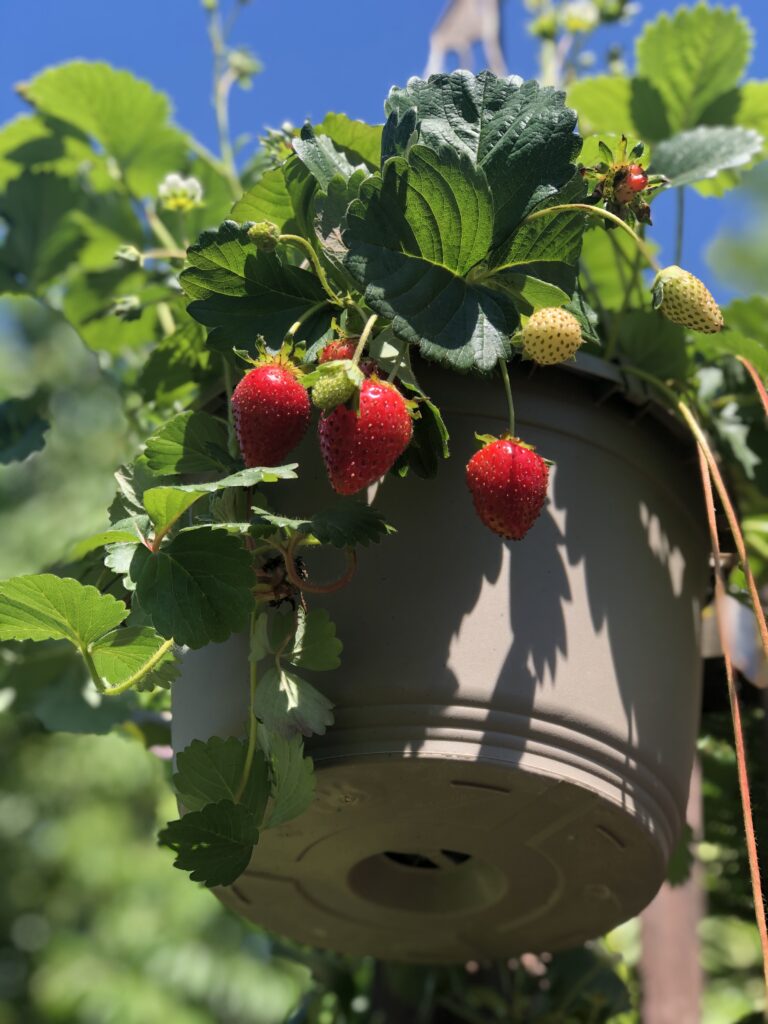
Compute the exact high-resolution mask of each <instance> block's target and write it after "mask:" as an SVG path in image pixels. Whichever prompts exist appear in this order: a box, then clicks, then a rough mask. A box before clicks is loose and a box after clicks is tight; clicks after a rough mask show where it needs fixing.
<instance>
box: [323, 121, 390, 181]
mask: <svg viewBox="0 0 768 1024" xmlns="http://www.w3.org/2000/svg"><path fill="white" fill-rule="evenodd" d="M316 130H317V131H318V132H319V133H320V134H322V135H327V136H329V137H330V139H331V140H332V141H333V143H334V145H335V146H336V148H337V149H340V150H341V151H342V152H343V153H344V155H345V156H346V157H347V159H348V160H349V162H350V163H351V164H360V163H366V164H368V166H369V167H370V168H371V169H372V170H378V168H379V166H380V164H381V132H382V125H380V124H366V123H365V121H354V120H353V119H352V118H350V117H347V115H346V114H326V115H325V117H324V118H323V120H322V121H321V122H320V124H318V125H316Z"/></svg>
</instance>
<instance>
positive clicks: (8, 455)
mask: <svg viewBox="0 0 768 1024" xmlns="http://www.w3.org/2000/svg"><path fill="white" fill-rule="evenodd" d="M41 405H42V402H41V398H40V396H38V395H32V397H31V398H9V399H8V400H7V401H5V402H2V403H0V465H4V466H7V465H8V464H9V463H11V462H22V461H23V460H24V459H26V458H28V456H30V455H31V454H32V453H33V452H39V451H40V449H41V448H42V447H43V445H44V444H45V435H46V434H47V432H48V429H49V427H50V423H49V422H48V420H47V419H45V418H44V417H43V416H41V415H40V412H41Z"/></svg>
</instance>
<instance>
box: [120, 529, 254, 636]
mask: <svg viewBox="0 0 768 1024" xmlns="http://www.w3.org/2000/svg"><path fill="white" fill-rule="evenodd" d="M130 573H131V576H132V577H133V578H134V579H135V580H136V594H137V596H138V598H139V601H140V603H141V605H142V607H143V608H144V609H145V610H146V611H147V613H148V614H149V615H150V616H151V618H152V624H153V625H154V627H155V629H156V630H157V631H158V633H160V634H161V635H162V636H164V637H173V639H174V640H175V641H176V643H177V644H181V645H184V646H187V647H192V648H199V647H204V646H205V645H206V644H207V643H211V642H214V643H221V642H222V641H224V640H226V639H227V637H228V636H230V635H231V634H232V633H236V632H239V631H240V630H243V629H245V628H246V626H247V624H248V616H249V614H250V611H251V608H252V607H253V594H252V591H251V588H252V587H253V584H254V576H253V568H252V563H251V556H250V553H249V552H248V551H247V550H246V549H245V548H244V547H243V545H242V542H241V540H240V539H239V538H238V537H236V536H233V535H231V534H228V533H226V532H224V531H223V530H213V529H201V530H190V531H188V532H182V533H179V534H178V535H177V536H176V537H174V538H173V540H172V541H171V542H170V543H169V544H167V545H165V546H163V547H162V548H161V549H160V551H158V552H157V554H154V555H153V554H151V553H150V552H149V551H147V549H146V548H144V547H140V548H138V549H136V551H135V553H134V555H133V558H132V561H131V565H130Z"/></svg>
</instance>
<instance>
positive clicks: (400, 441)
mask: <svg viewBox="0 0 768 1024" xmlns="http://www.w3.org/2000/svg"><path fill="white" fill-rule="evenodd" d="M654 297H655V301H656V305H657V308H658V309H660V311H661V312H662V313H663V314H664V315H665V316H666V317H667V318H668V319H670V320H672V321H674V322H675V323H680V324H683V325H685V326H687V327H690V328H692V329H694V330H699V331H705V332H710V333H711V332H715V331H719V330H720V328H721V327H722V325H723V319H722V314H721V312H720V309H719V308H718V306H717V304H716V302H715V300H714V299H713V298H712V296H711V295H710V293H709V291H708V290H707V288H706V287H705V285H704V284H703V283H702V282H701V281H699V280H698V278H696V277H694V276H693V275H692V274H689V273H688V272H687V271H685V270H682V269H681V268H680V267H667V268H666V269H665V270H662V271H661V272H660V273H659V275H658V276H657V278H656V281H655V283H654ZM519 340H520V342H521V345H522V351H523V354H524V356H526V357H527V358H528V359H531V360H533V361H534V362H536V363H539V364H541V365H552V364H555V363H561V362H564V361H565V360H568V359H571V358H573V356H574V355H575V354H576V351H577V350H578V348H579V347H580V345H581V344H582V341H583V338H582V334H581V326H580V324H579V321H578V320H577V319H576V317H575V316H574V315H573V314H572V313H569V312H568V310H566V309H560V308H554V307H553V308H548V309H541V310H538V311H537V312H536V313H534V314H533V315H532V316H531V317H530V318H529V319H528V320H527V322H526V323H525V325H524V326H523V327H522V329H521V331H520V339H519ZM358 342H359V339H357V338H344V339H339V340H337V341H332V342H331V343H330V344H329V345H327V346H326V347H325V349H324V350H323V351H322V353H321V355H320V367H319V368H318V370H316V371H314V372H312V373H308V374H305V373H303V372H302V370H301V369H300V368H299V367H298V366H296V365H295V364H294V363H293V362H292V361H291V359H290V358H289V357H288V356H286V355H283V354H280V355H274V356H271V355H268V356H264V357H263V358H262V359H261V360H260V361H259V363H258V364H257V365H256V366H255V367H254V369H252V370H250V371H249V372H248V373H246V375H245V376H244V377H243V378H242V380H241V381H240V383H239V384H238V385H237V387H236V388H235V391H234V393H233V395H232V410H233V413H234V420H235V427H236V430H237V436H238V440H239V442H240V450H241V451H242V454H243V458H244V460H245V464H246V466H276V465H279V464H280V463H281V462H282V461H283V460H284V459H285V457H286V455H287V454H288V453H289V452H290V451H291V450H292V449H293V448H295V447H296V445H297V444H298V443H299V441H301V439H302V438H303V437H304V435H305V433H306V431H307V429H308V427H309V421H310V411H311V403H310V397H309V392H310V391H311V393H312V401H313V402H314V404H315V406H317V407H318V408H319V409H320V411H321V416H320V420H319V424H318V434H319V439H320V450H321V452H322V456H323V461H324V463H325V467H326V470H327V473H328V478H329V480H330V482H331V485H332V487H333V489H334V490H335V491H336V492H337V493H338V494H356V493H357V492H359V491H362V490H363V489H364V488H366V487H368V486H369V485H370V484H372V483H374V482H375V481H376V480H378V479H379V478H380V477H382V476H383V475H384V474H385V473H386V472H388V471H389V469H391V467H392V466H393V465H394V463H395V462H396V461H397V459H398V458H399V457H400V455H401V454H402V453H403V452H404V451H405V449H406V448H407V446H408V444H409V443H410V441H411V437H412V435H413V421H412V412H413V408H414V403H413V402H410V401H408V400H407V399H406V398H405V397H404V396H403V395H402V394H401V392H400V391H399V390H398V388H397V387H396V386H395V385H394V384H392V383H389V382H387V381H383V380H380V379H379V377H378V376H377V367H376V364H375V363H374V362H373V361H372V360H369V359H363V360H362V361H361V362H360V365H359V366H358V363H357V360H356V358H355V357H356V356H358V357H359V353H358V352H357V348H358ZM482 441H483V447H482V448H481V449H480V451H478V452H476V453H475V455H473V456H472V458H471V459H470V460H469V462H468V464H467V469H466V479H467V484H468V486H469V489H470V492H471V494H472V498H473V500H474V504H475V509H476V511H477V514H478V516H479V517H480V519H481V520H482V522H483V523H485V525H486V526H488V527H489V528H490V529H491V530H493V531H494V533H497V534H498V535H499V536H501V537H504V538H506V539H510V540H521V539H522V538H523V537H524V536H525V534H526V533H527V532H528V530H529V529H530V528H531V526H532V525H533V524H534V522H535V521H536V519H537V517H538V515H539V513H540V512H541V510H542V508H543V506H544V503H545V501H546V495H547V484H548V477H549V465H548V463H547V461H546V460H545V459H543V458H542V457H541V456H540V455H538V454H537V453H536V452H535V451H534V450H533V448H532V447H531V446H530V445H527V444H526V443H525V442H523V441H521V440H520V439H519V438H516V437H512V436H511V435H503V436H502V437H499V438H496V437H490V436H488V437H483V438H482Z"/></svg>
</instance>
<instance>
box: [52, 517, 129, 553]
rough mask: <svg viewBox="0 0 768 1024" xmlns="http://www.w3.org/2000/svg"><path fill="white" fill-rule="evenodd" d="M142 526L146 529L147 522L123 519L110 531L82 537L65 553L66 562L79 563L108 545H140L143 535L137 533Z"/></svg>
mask: <svg viewBox="0 0 768 1024" xmlns="http://www.w3.org/2000/svg"><path fill="white" fill-rule="evenodd" d="M144 526H145V527H146V528H147V529H148V527H149V522H148V521H147V522H146V523H144V522H143V521H142V520H139V519H124V520H122V521H120V522H117V523H115V524H114V526H113V527H112V529H110V530H104V531H102V532H101V533H92V534H91V536H90V537H84V538H83V540H79V541H77V542H76V543H75V544H73V545H72V547H71V548H70V549H69V551H68V552H67V560H68V561H70V562H79V561H80V559H81V558H85V556H86V555H87V554H88V553H89V552H91V551H95V550H96V549H97V548H101V547H105V546H106V545H108V544H124V545H129V546H133V545H134V544H140V543H141V540H142V537H143V536H144V535H143V534H141V535H140V533H139V531H140V530H141V529H142V527H144Z"/></svg>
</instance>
